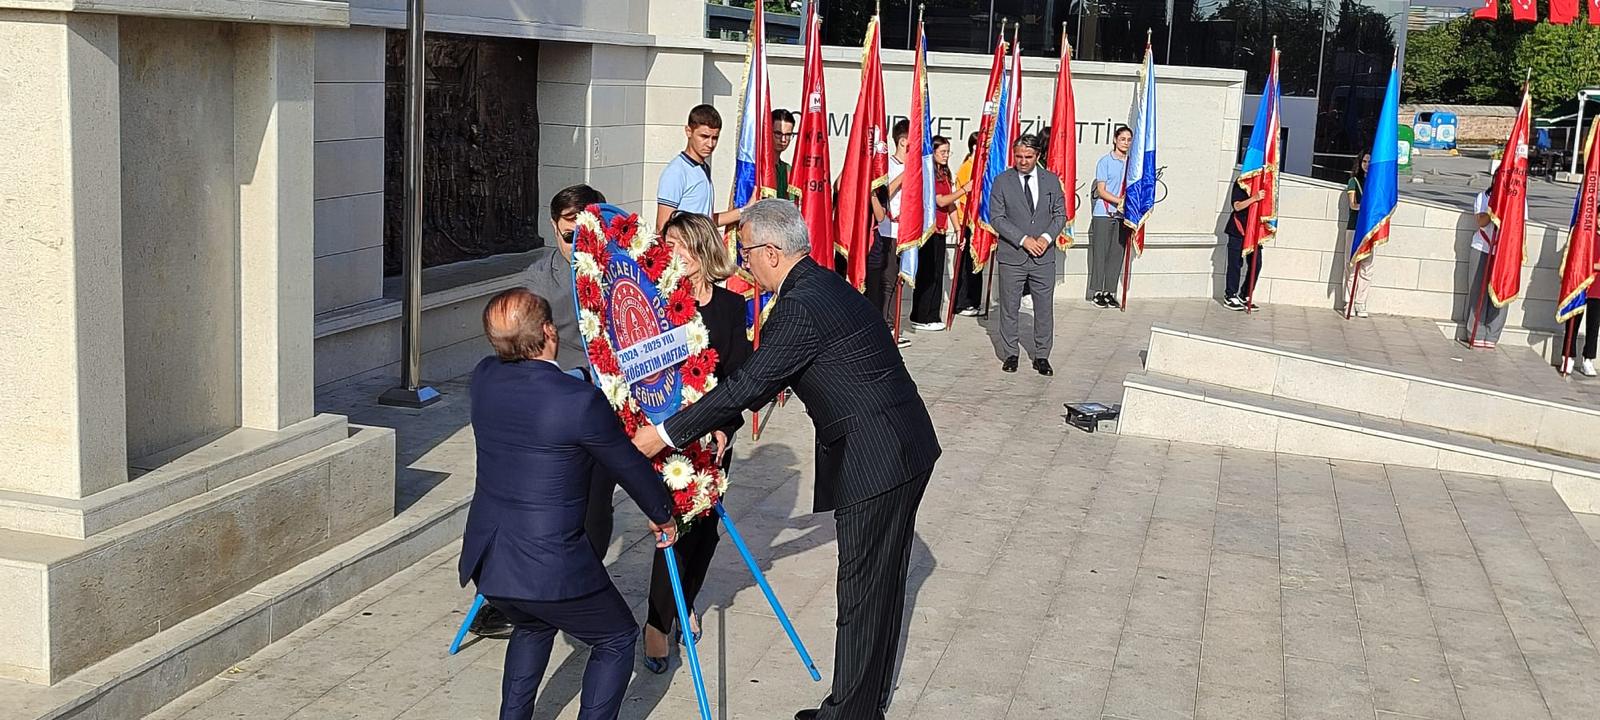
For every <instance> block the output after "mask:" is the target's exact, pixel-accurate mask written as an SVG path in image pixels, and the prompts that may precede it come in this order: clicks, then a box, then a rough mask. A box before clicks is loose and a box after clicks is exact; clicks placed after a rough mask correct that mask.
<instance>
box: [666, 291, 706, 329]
mask: <svg viewBox="0 0 1600 720" xmlns="http://www.w3.org/2000/svg"><path fill="white" fill-rule="evenodd" d="M699 311H700V303H698V302H695V299H694V291H692V290H690V289H689V282H688V281H687V280H685V281H684V282H681V283H678V289H677V290H674V291H672V297H670V298H667V322H669V323H672V325H673V327H677V326H679V325H682V324H684V323H686V322H689V321H690V320H692V319H694V314H695V313H697V312H699Z"/></svg>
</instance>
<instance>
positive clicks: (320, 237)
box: [315, 28, 385, 313]
mask: <svg viewBox="0 0 1600 720" xmlns="http://www.w3.org/2000/svg"><path fill="white" fill-rule="evenodd" d="M384 34H385V31H383V30H381V29H376V28H349V29H342V28H340V29H322V30H318V31H317V32H316V36H317V39H316V42H317V66H316V103H317V104H316V145H315V151H316V168H317V173H316V183H315V187H316V195H315V198H316V199H315V203H316V205H315V207H316V261H315V263H316V270H315V272H316V311H317V312H318V313H323V312H327V311H330V310H337V309H339V308H345V307H350V306H352V305H359V304H361V303H364V302H368V301H371V300H376V299H378V298H381V297H383V47H384Z"/></svg>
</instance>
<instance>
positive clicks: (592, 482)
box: [583, 464, 617, 561]
mask: <svg viewBox="0 0 1600 720" xmlns="http://www.w3.org/2000/svg"><path fill="white" fill-rule="evenodd" d="M616 488H617V479H616V478H615V477H612V475H611V473H609V472H606V469H605V468H602V467H600V466H599V465H598V464H597V465H595V468H594V472H593V473H592V474H590V475H589V508H588V510H587V511H586V512H585V514H584V517H583V534H584V535H587V536H588V537H589V545H590V547H593V548H594V556H595V557H597V558H600V560H601V561H604V560H605V559H606V548H608V547H611V530H612V526H613V524H614V523H613V521H612V519H611V494H612V491H614V490H616Z"/></svg>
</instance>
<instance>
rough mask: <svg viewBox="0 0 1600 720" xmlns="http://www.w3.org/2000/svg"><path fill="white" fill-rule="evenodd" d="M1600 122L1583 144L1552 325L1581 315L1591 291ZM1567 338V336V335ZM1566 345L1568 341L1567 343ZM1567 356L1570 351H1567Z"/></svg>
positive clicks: (1599, 232) (1599, 197)
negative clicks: (1584, 150)
mask: <svg viewBox="0 0 1600 720" xmlns="http://www.w3.org/2000/svg"><path fill="white" fill-rule="evenodd" d="M1597 130H1600V122H1596V123H1593V124H1591V125H1590V126H1589V141H1588V142H1587V143H1585V144H1584V147H1586V148H1587V149H1588V153H1589V157H1588V160H1587V161H1586V162H1585V163H1584V170H1583V184H1582V185H1581V186H1579V188H1578V198H1577V207H1574V208H1573V211H1574V212H1573V215H1572V232H1571V233H1570V234H1569V235H1568V237H1567V251H1566V253H1565V254H1563V255H1562V256H1561V301H1560V302H1558V303H1556V322H1558V323H1559V322H1566V321H1568V320H1570V319H1572V318H1575V317H1577V316H1579V315H1582V314H1583V313H1584V310H1585V308H1587V307H1588V304H1587V302H1586V301H1587V300H1588V297H1589V295H1590V293H1591V292H1592V291H1593V287H1591V286H1592V285H1593V284H1594V275H1595V272H1594V263H1595V260H1596V259H1600V256H1597V255H1596V248H1595V242H1596V240H1600V220H1597V218H1596V216H1595V215H1596V212H1597V210H1596V207H1595V206H1596V203H1600V152H1596V150H1597V149H1600V148H1596V147H1595V142H1594V140H1595V132H1596V131H1597ZM1569 335H1570V333H1569ZM1569 342H1570V341H1569ZM1566 355H1567V356H1569V357H1570V356H1571V355H1572V349H1571V348H1570V347H1569V348H1567V352H1566Z"/></svg>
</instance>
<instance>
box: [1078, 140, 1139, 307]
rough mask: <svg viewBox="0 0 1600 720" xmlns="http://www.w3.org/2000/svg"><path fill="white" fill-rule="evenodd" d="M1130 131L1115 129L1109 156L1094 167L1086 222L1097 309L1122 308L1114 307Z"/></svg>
mask: <svg viewBox="0 0 1600 720" xmlns="http://www.w3.org/2000/svg"><path fill="white" fill-rule="evenodd" d="M1132 144H1133V130H1131V129H1129V128H1128V126H1126V125H1118V126H1117V128H1116V130H1113V131H1112V134H1111V152H1108V153H1106V155H1105V157H1102V158H1100V161H1099V162H1097V163H1095V165H1094V182H1093V184H1091V185H1090V186H1089V187H1090V190H1089V194H1090V195H1091V196H1093V198H1094V202H1093V204H1091V205H1090V210H1091V211H1092V212H1093V215H1092V216H1091V217H1090V218H1089V295H1090V298H1089V299H1091V300H1093V301H1094V304H1096V305H1099V306H1100V307H1121V306H1120V305H1118V303H1117V275H1118V274H1119V273H1121V271H1122V258H1123V256H1124V246H1126V245H1127V244H1128V231H1127V230H1126V229H1124V228H1123V226H1122V192H1121V191H1122V178H1123V176H1125V175H1127V173H1128V146H1130V145H1132Z"/></svg>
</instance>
